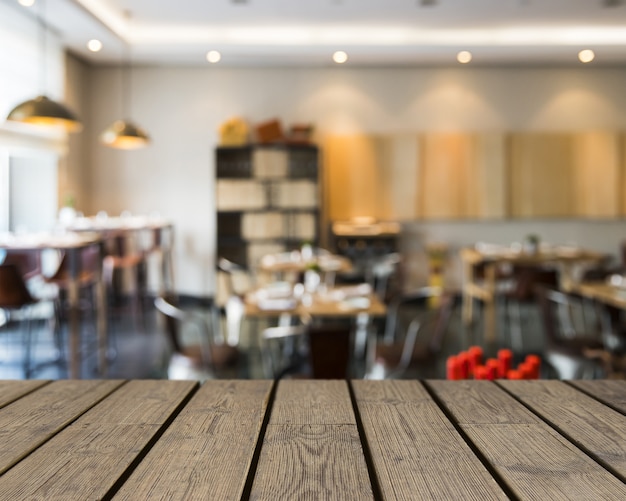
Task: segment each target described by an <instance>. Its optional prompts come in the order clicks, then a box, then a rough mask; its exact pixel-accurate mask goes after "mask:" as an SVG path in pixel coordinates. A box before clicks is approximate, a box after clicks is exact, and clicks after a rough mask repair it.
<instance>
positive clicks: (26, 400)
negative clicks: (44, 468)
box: [0, 380, 123, 474]
mask: <svg viewBox="0 0 626 501" xmlns="http://www.w3.org/2000/svg"><path fill="white" fill-rule="evenodd" d="M13 383H14V384H15V388H16V390H17V389H21V388H29V387H30V388H32V387H34V386H36V385H24V384H20V383H18V382H17V381H13ZM122 383H123V382H122V381H95V380H94V381H75V380H70V381H56V382H53V383H51V384H48V385H46V386H43V387H42V388H40V389H39V390H37V391H35V392H34V393H30V394H29V395H26V396H24V397H22V398H21V399H19V400H17V401H15V402H13V403H12V404H10V405H7V406H6V407H4V408H3V409H1V410H0V443H1V444H2V447H1V448H0V474H1V473H4V472H5V471H6V470H8V469H9V468H11V467H12V466H13V465H15V464H16V463H18V462H19V461H20V460H21V459H22V458H24V457H25V456H26V455H28V454H29V453H30V452H31V451H33V450H35V449H36V448H37V447H39V446H40V445H41V444H43V443H44V442H46V441H47V440H49V439H50V438H51V437H52V436H54V435H55V434H56V433H58V432H59V430H62V429H63V428H64V427H66V426H67V425H68V424H69V423H71V422H72V421H74V420H75V419H76V417H77V416H80V415H81V414H83V413H84V412H85V411H86V410H87V409H89V408H90V407H92V406H93V405H94V404H96V403H97V402H98V401H99V400H101V399H102V398H104V397H105V396H106V395H108V394H109V393H111V392H112V391H113V390H115V388H117V387H118V386H120V385H121V384H122Z"/></svg>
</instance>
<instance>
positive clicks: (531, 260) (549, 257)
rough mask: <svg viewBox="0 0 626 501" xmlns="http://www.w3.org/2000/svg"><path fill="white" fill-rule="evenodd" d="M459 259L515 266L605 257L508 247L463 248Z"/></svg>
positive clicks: (567, 250)
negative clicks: (512, 264)
mask: <svg viewBox="0 0 626 501" xmlns="http://www.w3.org/2000/svg"><path fill="white" fill-rule="evenodd" d="M459 255H460V256H461V259H462V260H463V261H465V262H467V263H470V264H478V263H483V262H490V261H494V262H510V263H515V264H527V265H534V264H543V263H550V262H579V261H592V262H593V261H601V260H603V259H605V258H606V257H607V254H605V253H602V252H596V251H591V250H587V249H580V248H576V247H571V248H570V247H552V248H548V249H544V250H541V251H539V252H537V253H535V254H529V253H526V252H522V251H515V250H512V249H510V248H508V247H497V248H495V249H494V250H489V251H483V250H479V249H476V248H473V247H465V248H462V249H461V250H460V251H459Z"/></svg>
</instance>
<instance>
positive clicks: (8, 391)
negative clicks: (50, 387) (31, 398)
mask: <svg viewBox="0 0 626 501" xmlns="http://www.w3.org/2000/svg"><path fill="white" fill-rule="evenodd" d="M45 384H48V381H44V380H42V379H29V380H26V381H13V380H4V381H0V408H2V407H4V406H5V405H8V404H10V403H11V402H13V401H14V400H17V399H18V398H20V397H23V396H24V395H27V394H29V393H30V392H32V391H34V390H36V389H37V388H40V387H41V386H43V385H45Z"/></svg>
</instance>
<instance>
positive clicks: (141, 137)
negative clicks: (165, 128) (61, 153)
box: [100, 13, 150, 150]
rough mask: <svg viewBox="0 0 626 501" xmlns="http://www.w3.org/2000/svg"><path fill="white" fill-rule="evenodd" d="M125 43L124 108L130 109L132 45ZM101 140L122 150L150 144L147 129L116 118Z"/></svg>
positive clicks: (122, 87) (122, 92) (123, 71)
mask: <svg viewBox="0 0 626 501" xmlns="http://www.w3.org/2000/svg"><path fill="white" fill-rule="evenodd" d="M126 17H127V18H130V14H129V13H126ZM124 44H125V49H126V58H127V60H126V64H125V65H124V67H123V68H122V85H121V94H122V108H123V110H129V109H130V95H131V91H132V81H131V76H132V75H131V70H132V68H131V61H130V59H131V58H130V47H129V44H128V42H126V41H124ZM100 140H101V141H102V143H103V144H105V145H107V146H110V147H111V148H117V149H120V150H136V149H138V148H143V147H145V146H148V144H150V137H149V136H148V134H147V133H146V131H145V130H143V129H142V128H141V127H139V126H138V125H136V124H135V123H133V122H132V121H130V120H116V121H115V122H113V123H112V124H111V125H109V126H108V127H107V128H106V129H105V130H104V132H103V133H102V134H101V135H100Z"/></svg>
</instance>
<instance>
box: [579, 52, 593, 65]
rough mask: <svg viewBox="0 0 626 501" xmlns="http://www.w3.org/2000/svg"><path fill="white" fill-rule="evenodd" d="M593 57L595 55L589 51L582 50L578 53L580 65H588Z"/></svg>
mask: <svg viewBox="0 0 626 501" xmlns="http://www.w3.org/2000/svg"><path fill="white" fill-rule="evenodd" d="M595 57H596V55H595V54H594V53H593V51H592V50H591V49H584V50H581V51H580V52H579V53H578V59H579V60H580V62H581V63H590V62H591V61H593V59H594V58H595Z"/></svg>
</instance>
